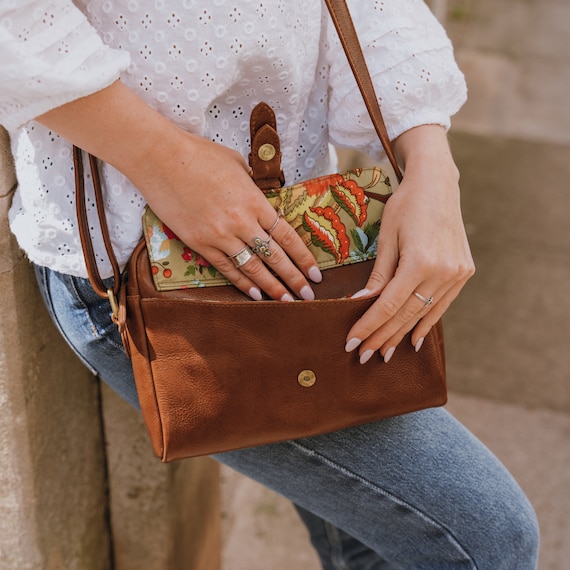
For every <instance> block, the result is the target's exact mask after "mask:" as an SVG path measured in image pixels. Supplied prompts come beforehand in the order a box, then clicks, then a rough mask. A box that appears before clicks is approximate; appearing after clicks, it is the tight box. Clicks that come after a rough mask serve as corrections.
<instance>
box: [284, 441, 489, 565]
mask: <svg viewBox="0 0 570 570" xmlns="http://www.w3.org/2000/svg"><path fill="white" fill-rule="evenodd" d="M288 443H290V444H291V445H293V446H294V447H297V448H298V449H299V450H300V451H302V452H304V453H305V454H307V455H309V456H316V457H318V458H319V459H320V460H321V461H323V462H324V463H326V464H327V465H329V466H330V467H333V468H334V469H337V470H338V471H339V472H341V473H342V474H343V475H346V476H347V477H350V478H352V479H355V480H356V481H358V482H359V483H362V484H363V485H364V486H365V487H368V488H370V489H373V490H374V491H376V492H378V493H380V494H381V495H383V496H384V497H386V498H388V499H390V500H391V501H393V502H394V503H396V504H398V505H401V506H403V507H405V508H407V509H409V510H410V511H412V512H413V513H415V514H416V515H417V516H419V517H420V518H421V519H423V520H424V521H425V522H427V523H428V524H430V525H431V526H433V527H435V528H437V529H438V530H439V531H440V532H442V533H443V534H445V535H446V536H447V537H448V539H449V540H450V542H451V543H452V544H453V545H454V546H455V547H456V548H457V550H458V551H459V552H460V553H461V554H462V555H463V556H465V558H466V559H467V560H468V561H469V562H471V564H472V565H473V570H478V569H477V564H476V563H475V560H473V557H472V556H471V555H470V554H469V553H468V552H467V551H466V550H465V549H464V548H463V547H462V546H461V544H460V543H459V540H458V539H457V538H456V537H455V536H454V535H453V533H452V532H451V530H450V529H448V528H447V527H446V526H444V525H443V524H441V523H439V522H438V521H436V520H435V519H434V518H433V517H431V516H429V515H428V514H427V513H425V512H424V511H422V510H420V509H418V508H417V507H415V506H414V505H412V504H411V503H409V502H408V501H406V500H404V499H402V498H400V497H398V496H396V495H394V494H393V493H391V492H390V491H387V490H386V489H383V488H382V487H379V486H378V485H377V484H376V483H373V482H372V481H368V479H365V478H364V477H362V476H361V475H358V474H357V473H355V472H354V471H351V470H350V469H347V468H346V467H343V466H342V465H339V464H338V463H335V462H334V461H332V460H331V459H329V458H328V457H325V456H324V455H323V454H322V453H319V452H318V451H315V450H313V449H310V448H309V447H306V446H305V445H303V444H301V443H300V442H299V441H289V442H288Z"/></svg>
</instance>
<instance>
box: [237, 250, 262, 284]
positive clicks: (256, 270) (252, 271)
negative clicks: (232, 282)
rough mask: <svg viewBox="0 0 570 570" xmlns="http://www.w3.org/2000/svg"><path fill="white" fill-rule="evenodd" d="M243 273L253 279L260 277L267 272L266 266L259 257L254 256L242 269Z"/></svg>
mask: <svg viewBox="0 0 570 570" xmlns="http://www.w3.org/2000/svg"><path fill="white" fill-rule="evenodd" d="M240 269H241V271H242V272H243V273H245V274H246V275H249V276H251V277H252V278H254V280H255V278H256V277H259V275H261V274H262V273H263V271H264V270H265V266H264V265H263V262H262V261H261V259H259V257H257V256H256V255H254V256H253V257H252V258H251V259H250V260H249V261H248V262H247V263H244V264H243V265H242V266H241V267H240Z"/></svg>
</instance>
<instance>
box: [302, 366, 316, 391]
mask: <svg viewBox="0 0 570 570" xmlns="http://www.w3.org/2000/svg"><path fill="white" fill-rule="evenodd" d="M297 381H298V382H299V384H301V386H303V387H304V388H310V387H311V386H312V385H313V384H314V383H315V382H316V381H317V376H316V374H315V373H314V372H313V371H312V370H303V371H302V372H299V376H297Z"/></svg>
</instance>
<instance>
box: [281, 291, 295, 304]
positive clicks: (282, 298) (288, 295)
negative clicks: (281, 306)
mask: <svg viewBox="0 0 570 570" xmlns="http://www.w3.org/2000/svg"><path fill="white" fill-rule="evenodd" d="M280 300H281V301H287V302H288V303H290V302H291V301H294V300H295V299H293V297H292V296H291V295H290V294H289V293H285V294H284V295H283V297H281V299H280Z"/></svg>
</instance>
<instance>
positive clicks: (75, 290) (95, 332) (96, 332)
mask: <svg viewBox="0 0 570 570" xmlns="http://www.w3.org/2000/svg"><path fill="white" fill-rule="evenodd" d="M70 283H71V288H72V289H73V295H74V297H75V298H76V299H77V301H78V302H79V303H81V306H82V307H83V308H84V309H85V312H86V314H87V317H88V319H89V323H90V324H91V327H90V328H91V331H92V332H93V336H96V337H97V338H102V339H104V340H105V341H106V342H108V343H110V344H112V345H113V346H114V347H115V348H119V349H121V350H123V345H122V343H117V342H115V340H114V339H113V337H112V336H111V335H108V334H105V335H104V334H101V333H100V332H99V330H98V329H97V325H96V324H95V322H94V321H93V319H92V318H91V313H90V312H89V307H88V306H87V304H86V303H85V301H84V300H83V297H81V294H80V293H79V289H78V288H77V283H76V278H75V277H73V276H71V277H70ZM109 309H110V305H109Z"/></svg>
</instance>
